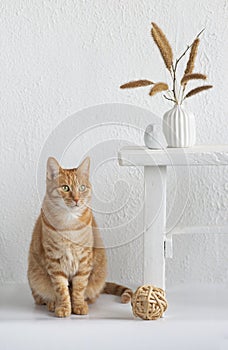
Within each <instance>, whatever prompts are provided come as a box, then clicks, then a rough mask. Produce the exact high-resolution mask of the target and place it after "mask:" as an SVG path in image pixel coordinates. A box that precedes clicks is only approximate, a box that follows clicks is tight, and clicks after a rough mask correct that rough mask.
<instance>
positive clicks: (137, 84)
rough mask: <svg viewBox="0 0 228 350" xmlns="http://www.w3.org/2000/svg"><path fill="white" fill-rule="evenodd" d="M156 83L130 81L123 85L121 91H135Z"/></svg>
mask: <svg viewBox="0 0 228 350" xmlns="http://www.w3.org/2000/svg"><path fill="white" fill-rule="evenodd" d="M153 84H154V83H153V82H152V81H150V80H146V79H144V80H136V81H130V82H129V83H126V84H123V85H121V86H120V89H133V88H137V87H141V86H148V85H153Z"/></svg>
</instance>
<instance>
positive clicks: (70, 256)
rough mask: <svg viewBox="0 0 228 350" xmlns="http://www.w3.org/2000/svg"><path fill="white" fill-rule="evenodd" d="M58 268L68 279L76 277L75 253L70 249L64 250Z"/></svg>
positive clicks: (77, 264)
mask: <svg viewBox="0 0 228 350" xmlns="http://www.w3.org/2000/svg"><path fill="white" fill-rule="evenodd" d="M60 266H61V269H62V270H63V271H64V272H65V274H66V275H67V276H68V277H69V278H71V277H73V276H75V275H76V273H77V271H78V268H79V259H78V256H77V254H76V252H75V251H74V250H72V249H71V248H70V247H67V248H66V249H65V250H64V254H63V255H62V257H61V259H60Z"/></svg>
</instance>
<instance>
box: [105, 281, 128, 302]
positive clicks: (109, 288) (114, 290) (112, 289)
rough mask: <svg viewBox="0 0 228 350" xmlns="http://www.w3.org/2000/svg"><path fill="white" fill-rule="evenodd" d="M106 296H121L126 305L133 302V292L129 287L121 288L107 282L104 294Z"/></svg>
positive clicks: (118, 285)
mask: <svg viewBox="0 0 228 350" xmlns="http://www.w3.org/2000/svg"><path fill="white" fill-rule="evenodd" d="M102 293H105V294H112V295H118V296H120V300H121V303H123V304H126V303H129V301H131V297H132V295H133V291H132V290H131V289H129V288H128V287H124V286H121V285H120V284H117V283H112V282H106V283H105V286H104V289H103V292H102Z"/></svg>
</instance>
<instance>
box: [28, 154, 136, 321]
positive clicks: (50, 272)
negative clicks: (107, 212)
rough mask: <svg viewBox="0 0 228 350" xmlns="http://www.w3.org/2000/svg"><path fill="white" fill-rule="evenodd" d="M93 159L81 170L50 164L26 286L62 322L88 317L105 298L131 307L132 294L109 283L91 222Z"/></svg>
mask: <svg viewBox="0 0 228 350" xmlns="http://www.w3.org/2000/svg"><path fill="white" fill-rule="evenodd" d="M89 167H90V159H89V158H86V159H85V160H84V161H83V162H82V163H81V165H80V166H79V167H78V168H74V169H62V168H61V166H60V165H59V164H58V162H57V160H56V159H55V158H49V159H48V162H47V178H46V194H45V197H44V200H43V204H42V209H41V214H40V215H39V217H38V219H37V221H36V224H35V227H34V230H33V235H32V241H31V244H30V250H29V262H28V280H29V285H30V288H31V290H32V295H33V297H34V300H35V302H36V303H37V304H46V305H47V307H48V310H49V311H55V314H56V316H58V317H67V316H69V315H70V314H71V312H72V313H74V314H77V315H85V314H87V313H88V303H92V302H94V301H95V300H96V298H97V297H98V296H99V294H100V293H101V292H104V293H108V294H114V295H119V296H121V301H122V302H123V303H126V302H129V301H130V298H131V295H132V291H131V290H130V289H128V288H126V287H123V286H120V285H117V284H115V283H108V282H105V279H106V273H107V259H106V252H105V249H104V246H103V242H102V239H101V236H100V233H99V230H98V228H97V225H96V222H95V219H94V217H93V213H92V209H91V207H90V202H91V193H92V189H91V184H90V182H89Z"/></svg>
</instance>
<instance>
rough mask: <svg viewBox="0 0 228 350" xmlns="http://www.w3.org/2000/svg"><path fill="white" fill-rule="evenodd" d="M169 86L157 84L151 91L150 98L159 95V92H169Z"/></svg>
mask: <svg viewBox="0 0 228 350" xmlns="http://www.w3.org/2000/svg"><path fill="white" fill-rule="evenodd" d="M168 88H169V87H168V85H167V84H166V83H157V84H155V85H154V86H153V87H152V89H151V90H150V93H149V95H150V96H154V95H155V94H157V93H158V92H161V91H165V90H168Z"/></svg>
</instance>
